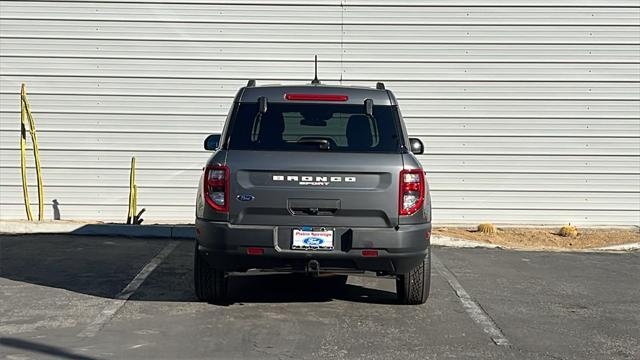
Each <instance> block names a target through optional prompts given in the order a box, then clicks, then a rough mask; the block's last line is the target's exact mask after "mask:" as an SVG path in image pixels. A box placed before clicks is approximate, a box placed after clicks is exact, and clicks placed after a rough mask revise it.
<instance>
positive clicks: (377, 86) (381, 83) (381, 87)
mask: <svg viewBox="0 0 640 360" xmlns="http://www.w3.org/2000/svg"><path fill="white" fill-rule="evenodd" d="M376 89H378V90H384V89H385V87H384V83H383V82H382V81H379V82H377V83H376Z"/></svg>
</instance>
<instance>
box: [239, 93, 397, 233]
mask: <svg viewBox="0 0 640 360" xmlns="http://www.w3.org/2000/svg"><path fill="white" fill-rule="evenodd" d="M303 90H306V89H303ZM252 91H253V92H255V93H256V94H255V95H252V96H253V98H252V100H251V101H249V102H246V103H243V102H240V103H239V104H236V105H235V107H234V111H233V112H232V121H231V122H230V128H229V141H228V150H229V151H228V155H227V161H226V163H227V165H228V166H229V168H230V194H229V195H230V196H229V200H230V201H229V219H230V222H231V223H232V224H251V225H271V226H273V225H283V226H284V225H288V226H304V225H309V226H345V227H394V226H396V225H397V224H398V191H399V185H398V182H399V176H400V171H401V170H402V167H403V160H402V155H401V153H402V151H401V149H402V130H401V127H400V125H399V115H398V112H397V108H396V107H394V106H391V105H390V103H389V98H388V96H387V95H386V93H385V92H384V91H371V92H363V91H361V90H359V91H360V92H352V93H349V95H348V96H347V95H345V94H338V95H331V94H327V92H328V91H330V90H328V89H326V88H325V89H323V88H317V89H316V88H313V91H323V92H324V93H323V94H320V95H318V94H299V93H298V94H292V93H291V92H286V93H277V94H271V95H270V96H269V98H270V99H280V100H279V101H277V102H274V101H269V102H268V104H264V103H263V102H264V99H265V98H264V97H262V96H261V97H258V95H260V94H261V93H260V92H258V89H254V90H252ZM261 91H262V94H264V92H265V91H266V90H261ZM314 96H320V98H315V99H314ZM369 97H374V98H375V99H376V100H375V101H376V103H375V104H373V106H369V107H367V102H368V103H369V104H368V105H371V100H370V98H369ZM385 97H386V104H385V105H380V104H382V103H383V102H384V101H385ZM296 98H297V99H304V100H305V101H304V102H302V101H295V100H292V101H286V100H283V99H296ZM356 98H357V99H356ZM365 100H366V102H365ZM261 102H262V103H261Z"/></svg>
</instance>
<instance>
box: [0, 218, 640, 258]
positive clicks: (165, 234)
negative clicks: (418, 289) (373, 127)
mask: <svg viewBox="0 0 640 360" xmlns="http://www.w3.org/2000/svg"><path fill="white" fill-rule="evenodd" d="M0 234H4V235H7V234H8V235H25V234H71V235H83V236H128V237H144V238H163V239H195V236H196V234H195V229H194V227H193V225H191V224H178V225H173V224H152V225H125V224H103V223H83V222H64V221H60V222H58V221H55V222H42V223H39V222H27V221H7V220H2V221H0ZM431 244H432V245H435V246H443V247H451V248H485V249H505V250H518V251H566V252H576V251H577V252H607V251H611V252H615V251H638V250H640V242H637V243H630V244H622V245H612V246H607V247H601V248H595V249H575V250H574V249H526V248H511V247H505V246H500V245H495V244H488V243H484V242H480V241H472V240H465V239H460V238H454V237H448V236H439V235H433V236H431Z"/></svg>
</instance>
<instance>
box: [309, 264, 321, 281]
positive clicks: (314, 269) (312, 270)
mask: <svg viewBox="0 0 640 360" xmlns="http://www.w3.org/2000/svg"><path fill="white" fill-rule="evenodd" d="M307 274H309V275H311V276H313V277H317V276H319V275H320V264H318V261H317V260H309V263H308V264H307Z"/></svg>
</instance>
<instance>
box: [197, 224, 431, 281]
mask: <svg viewBox="0 0 640 360" xmlns="http://www.w3.org/2000/svg"><path fill="white" fill-rule="evenodd" d="M293 229H294V227H289V226H258V225H231V224H229V223H227V222H213V221H206V220H201V219H197V220H196V233H197V235H196V236H197V241H198V248H199V250H200V252H201V253H202V254H203V255H205V257H206V259H207V261H208V262H209V263H210V264H211V265H212V266H214V267H216V268H218V269H221V270H225V271H246V270H248V269H263V270H276V271H305V270H306V269H307V266H308V264H309V261H311V260H316V261H317V262H318V264H319V266H320V271H321V272H349V271H376V272H382V273H387V274H399V273H406V272H408V271H409V270H411V269H413V268H414V267H416V266H417V265H418V264H420V262H421V261H422V260H423V259H424V257H425V256H426V254H427V250H428V247H429V245H430V244H429V237H430V233H431V224H430V223H425V224H417V225H401V226H398V227H397V228H334V247H335V248H334V250H332V251H318V250H292V249H291V238H292V233H293ZM249 248H260V249H262V250H261V251H262V253H261V254H259V255H250V254H248V253H247V250H248V249H249ZM362 250H376V251H377V256H365V255H363V251H362ZM369 255H371V254H370V253H369Z"/></svg>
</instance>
